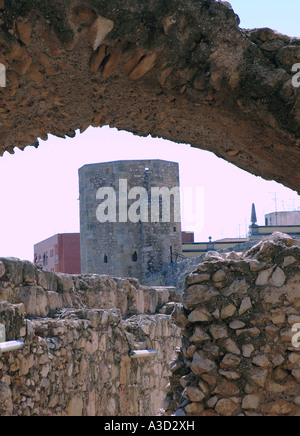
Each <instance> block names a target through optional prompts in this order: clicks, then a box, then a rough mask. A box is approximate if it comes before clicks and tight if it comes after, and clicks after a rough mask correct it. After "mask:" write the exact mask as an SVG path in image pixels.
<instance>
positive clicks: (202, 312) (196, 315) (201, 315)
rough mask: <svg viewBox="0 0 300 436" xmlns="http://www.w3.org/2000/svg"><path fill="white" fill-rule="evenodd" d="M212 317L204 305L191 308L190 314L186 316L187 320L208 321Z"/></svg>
mask: <svg viewBox="0 0 300 436" xmlns="http://www.w3.org/2000/svg"><path fill="white" fill-rule="evenodd" d="M211 318H212V316H211V314H210V313H209V311H208V310H207V309H205V307H199V308H197V309H195V310H193V312H191V314H190V315H189V317H188V320H189V322H192V323H194V322H208V321H210V320H211Z"/></svg>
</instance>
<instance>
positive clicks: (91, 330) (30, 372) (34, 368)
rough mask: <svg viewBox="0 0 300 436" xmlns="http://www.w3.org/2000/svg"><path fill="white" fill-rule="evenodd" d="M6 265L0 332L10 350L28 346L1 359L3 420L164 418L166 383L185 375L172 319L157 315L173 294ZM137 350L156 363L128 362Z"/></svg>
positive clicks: (0, 282)
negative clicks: (151, 352) (13, 344)
mask: <svg viewBox="0 0 300 436" xmlns="http://www.w3.org/2000/svg"><path fill="white" fill-rule="evenodd" d="M0 262H1V263H0V265H4V266H5V268H4V269H3V267H2V270H3V272H4V274H3V276H2V277H1V278H0V324H2V325H4V326H5V328H6V336H7V340H15V339H17V340H22V341H24V343H25V346H24V348H22V349H21V350H19V351H16V352H12V353H4V354H0V415H1V416H116V415H124V416H138V415H142V416H145V415H150V416H153V415H157V414H158V413H159V409H160V408H162V407H163V404H164V397H165V386H166V385H167V383H168V380H169V377H170V374H171V373H172V371H178V370H180V368H181V369H182V368H183V370H184V363H183V362H182V361H180V360H179V359H178V358H177V357H176V356H177V354H176V350H178V347H179V346H180V345H181V332H180V329H179V328H178V327H176V326H175V325H174V323H173V321H172V319H171V317H170V316H169V315H164V314H160V313H157V312H158V310H161V309H163V307H164V306H165V305H167V304H169V303H168V302H169V300H170V299H171V298H172V297H171V296H173V297H175V299H176V298H177V297H178V296H177V297H176V295H177V294H176V292H175V290H174V289H172V290H171V289H165V288H164V289H162V288H159V289H157V291H155V289H154V288H152V289H149V288H144V287H140V285H139V282H138V281H137V280H133V279H130V280H129V279H128V280H124V279H113V278H110V277H108V276H84V275H80V276H66V275H56V274H49V273H46V272H44V271H43V270H42V269H40V268H38V267H36V266H35V265H32V264H29V263H28V262H21V261H19V260H17V259H2V260H1V261H0ZM22 281H23V282H22ZM29 283H32V284H31V285H29ZM49 289H51V291H50V290H49ZM53 289H56V291H54V290H53ZM150 291H151V292H150ZM138 296H139V297H140V298H141V296H143V298H142V300H143V304H141V303H138V301H137V300H138ZM4 297H5V298H7V299H8V300H9V301H10V302H8V301H3V299H4ZM147 313H148V315H147ZM141 349H155V350H156V351H157V355H156V356H155V357H151V358H148V359H140V360H138V359H137V360H135V359H131V358H130V357H129V355H130V354H131V352H132V350H141ZM171 359H173V365H172V367H171V371H170V369H169V365H168V364H169V362H170V361H171ZM182 375H183V374H182ZM201 392H202V391H201ZM201 392H200V388H199V392H198V397H197V398H198V399H199V398H201ZM202 396H203V395H202ZM191 398H193V399H196V395H195V394H194V396H193V395H192V394H191ZM202 409H203V407H202ZM197 410H198V409H197Z"/></svg>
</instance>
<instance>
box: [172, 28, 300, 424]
mask: <svg viewBox="0 0 300 436" xmlns="http://www.w3.org/2000/svg"><path fill="white" fill-rule="evenodd" d="M267 34H268V33H266V35H267ZM289 257H292V259H290V262H289V261H284V259H288V258H289ZM232 261H233V262H234V263H231V262H232ZM229 262H230V263H229ZM278 265H280V266H278ZM284 265H285V266H284ZM299 268H300V249H299V242H297V241H294V240H293V239H292V238H290V237H289V236H287V235H283V234H280V233H275V234H273V235H272V236H270V237H269V238H266V239H265V240H264V241H262V242H260V243H259V244H257V245H256V246H254V247H253V248H251V249H250V250H249V251H248V252H247V253H245V254H239V255H236V256H235V255H231V256H230V257H229V256H228V255H227V254H223V255H222V259H221V258H220V255H219V254H215V253H210V254H209V256H208V257H206V258H205V259H203V263H201V264H200V265H198V266H197V269H196V270H195V271H194V272H193V276H194V275H196V274H197V273H198V274H199V275H200V274H202V273H203V272H204V271H206V272H208V271H209V274H210V277H211V278H210V279H209V280H208V281H207V282H206V283H205V286H206V287H207V288H209V290H210V292H211V293H213V292H214V291H216V290H218V292H219V295H217V296H216V297H215V300H209V301H205V299H203V298H202V301H199V299H198V296H197V294H196V293H193V292H192V293H191V294H190V300H189V306H190V308H186V310H185V317H186V318H187V319H195V322H199V325H197V324H193V323H190V322H188V323H186V325H185V327H184V328H183V346H182V347H183V348H182V355H183V363H184V364H185V367H181V368H180V372H181V374H182V373H183V371H184V370H185V371H186V375H185V376H184V386H180V387H178V388H175V386H174V390H173V395H174V398H176V399H177V401H178V402H179V403H180V402H181V405H182V408H183V409H185V411H186V414H187V415H189V412H188V411H187V409H186V407H185V405H184V404H185V403H184V400H183V399H182V398H181V394H182V390H183V389H188V388H189V387H195V386H196V385H197V386H199V388H200V389H201V391H202V392H203V393H204V395H205V398H204V400H203V404H204V410H203V412H201V416H208V415H209V416H210V415H213V414H218V415H224V416H237V415H239V414H241V415H243V416H244V415H246V416H273V415H274V416H282V415H288V416H294V415H298V414H299V403H300V402H299V398H300V353H299V349H298V348H297V347H295V346H294V345H295V343H296V345H298V342H299V341H298V340H297V341H296V339H299V338H298V330H299V329H295V328H294V329H293V327H294V326H295V324H298V323H300V294H299V289H300V287H299V283H300V275H299ZM219 271H227V273H226V275H225V276H222V286H220V282H218V281H215V280H214V276H215V274H216V273H218V274H219ZM193 280H195V281H196V278H194V277H193ZM188 289H189V288H188ZM188 289H187V290H188ZM205 292H208V291H205V290H204V293H205ZM193 297H194V298H195V300H194V301H197V308H196V309H195V308H194V306H193ZM197 313H198V314H201V316H203V314H204V313H205V314H207V313H209V314H211V318H210V319H209V316H207V317H203V318H201V319H202V321H197V316H196V314H197ZM194 317H195V318H194ZM200 326H201V327H200ZM196 332H197V334H196ZM295 335H297V336H295ZM193 336H194V338H193ZM197 336H198V337H199V339H200V340H202V343H201V345H200V342H199V345H198V344H195V345H194V347H193V348H192V347H188V346H189V345H190V341H191V339H192V338H193V339H195V338H196V337H197ZM204 339H205V340H204ZM292 341H294V342H292ZM295 341H296V342H295ZM199 348H201V351H200V350H199ZM203 383H204V384H205V386H204V385H203ZM171 410H172V409H171ZM188 410H189V409H188ZM168 413H169V411H168Z"/></svg>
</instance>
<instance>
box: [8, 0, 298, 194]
mask: <svg viewBox="0 0 300 436" xmlns="http://www.w3.org/2000/svg"><path fill="white" fill-rule="evenodd" d="M0 8H1V9H0V19H1V22H3V24H2V25H1V30H0V53H1V56H0V62H1V64H3V65H4V67H5V69H6V75H7V86H6V87H5V88H0V98H1V102H0V133H1V145H0V154H2V153H3V152H4V151H9V152H13V148H14V147H19V148H21V149H23V148H24V147H26V146H27V145H35V146H37V145H38V142H37V141H38V138H42V139H46V138H47V135H48V134H49V133H51V134H54V135H56V136H61V137H65V136H70V137H72V136H74V135H75V130H76V129H80V131H81V132H83V131H84V130H85V129H87V128H88V127H89V126H90V125H92V126H97V127H98V126H103V125H109V126H111V127H117V128H118V129H125V130H128V131H131V132H133V133H135V134H137V135H140V136H146V135H149V134H151V135H152V136H159V137H162V138H165V139H169V140H172V141H175V142H183V143H188V144H191V145H192V146H194V147H198V148H202V149H205V150H210V151H212V152H214V153H215V154H217V155H218V156H220V157H222V158H224V159H226V160H227V161H229V162H232V163H234V164H235V165H237V166H239V167H241V168H243V169H245V170H247V171H249V172H251V173H254V174H256V175H260V176H262V177H264V178H265V179H274V180H276V181H278V182H282V183H284V184H285V185H287V186H289V187H291V188H293V189H296V190H299V185H300V173H299V171H298V162H299V153H300V151H299V145H300V140H299V137H300V91H299V88H296V87H295V86H293V84H292V78H293V77H294V78H295V72H292V68H293V65H295V64H296V63H297V62H299V58H300V41H299V39H296V38H290V37H288V36H284V35H280V34H278V33H276V32H274V31H272V30H270V29H254V30H243V29H240V28H239V18H238V16H237V15H236V14H235V13H234V11H233V10H232V9H231V8H230V6H229V5H228V3H226V2H224V3H223V2H216V1H214V0H197V1H196V0H188V1H187V0H171V1H158V0H152V1H144V2H141V1H140V0H132V1H131V2H130V7H129V6H128V4H127V2H124V1H123V0H112V1H111V2H104V1H96V0H85V1H79V0H66V1H64V2H59V1H58V0H52V1H50V0H47V1H45V2H42V3H41V2H39V1H37V0H31V1H27V0H26V1H25V0H18V1H15V0H14V1H10V2H5V5H4V2H0ZM293 82H294V85H295V82H296V81H295V80H294V81H293Z"/></svg>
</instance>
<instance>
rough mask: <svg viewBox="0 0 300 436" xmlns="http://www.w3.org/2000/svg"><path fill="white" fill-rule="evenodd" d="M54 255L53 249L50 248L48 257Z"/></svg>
mask: <svg viewBox="0 0 300 436" xmlns="http://www.w3.org/2000/svg"><path fill="white" fill-rule="evenodd" d="M53 256H54V250H53V249H52V250H50V257H53Z"/></svg>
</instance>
